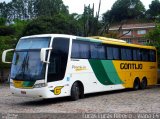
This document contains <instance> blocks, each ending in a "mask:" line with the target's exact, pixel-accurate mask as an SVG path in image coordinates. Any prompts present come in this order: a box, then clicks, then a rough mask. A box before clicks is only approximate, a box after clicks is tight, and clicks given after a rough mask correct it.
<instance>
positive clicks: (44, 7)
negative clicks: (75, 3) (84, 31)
mask: <svg viewBox="0 0 160 119" xmlns="http://www.w3.org/2000/svg"><path fill="white" fill-rule="evenodd" d="M34 9H35V13H36V15H37V16H38V17H39V16H49V17H51V16H54V15H56V14H59V13H63V14H64V13H65V14H69V11H68V9H67V7H66V6H65V5H64V4H63V1H62V0H36V1H35V3H34Z"/></svg>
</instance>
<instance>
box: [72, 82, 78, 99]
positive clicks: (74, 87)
mask: <svg viewBox="0 0 160 119" xmlns="http://www.w3.org/2000/svg"><path fill="white" fill-rule="evenodd" d="M79 98H80V87H79V85H78V83H77V82H75V83H74V84H73V85H72V88H71V100H72V101H76V100H78V99H79Z"/></svg>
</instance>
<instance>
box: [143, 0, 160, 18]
mask: <svg viewBox="0 0 160 119" xmlns="http://www.w3.org/2000/svg"><path fill="white" fill-rule="evenodd" d="M146 15H147V17H148V18H150V19H156V18H157V17H160V1H159V0H153V1H152V3H151V4H150V5H149V9H148V10H147V12H146Z"/></svg>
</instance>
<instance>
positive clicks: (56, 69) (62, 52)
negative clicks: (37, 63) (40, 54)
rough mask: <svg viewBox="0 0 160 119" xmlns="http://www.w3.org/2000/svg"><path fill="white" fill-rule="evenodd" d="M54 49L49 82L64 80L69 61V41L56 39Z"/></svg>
mask: <svg viewBox="0 0 160 119" xmlns="http://www.w3.org/2000/svg"><path fill="white" fill-rule="evenodd" d="M52 48H53V50H52V51H51V55H50V63H49V68H48V82H51V81H58V80H62V79H63V78H64V75H65V71H66V66H67V60H68V51H69V39H68V38H54V39H53V44H52Z"/></svg>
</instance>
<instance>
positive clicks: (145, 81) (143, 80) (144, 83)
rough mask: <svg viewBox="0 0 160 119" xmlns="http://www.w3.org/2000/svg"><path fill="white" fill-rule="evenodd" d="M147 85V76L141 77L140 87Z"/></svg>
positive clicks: (143, 87)
mask: <svg viewBox="0 0 160 119" xmlns="http://www.w3.org/2000/svg"><path fill="white" fill-rule="evenodd" d="M146 87H147V78H143V79H142V81H141V89H145V88H146Z"/></svg>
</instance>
